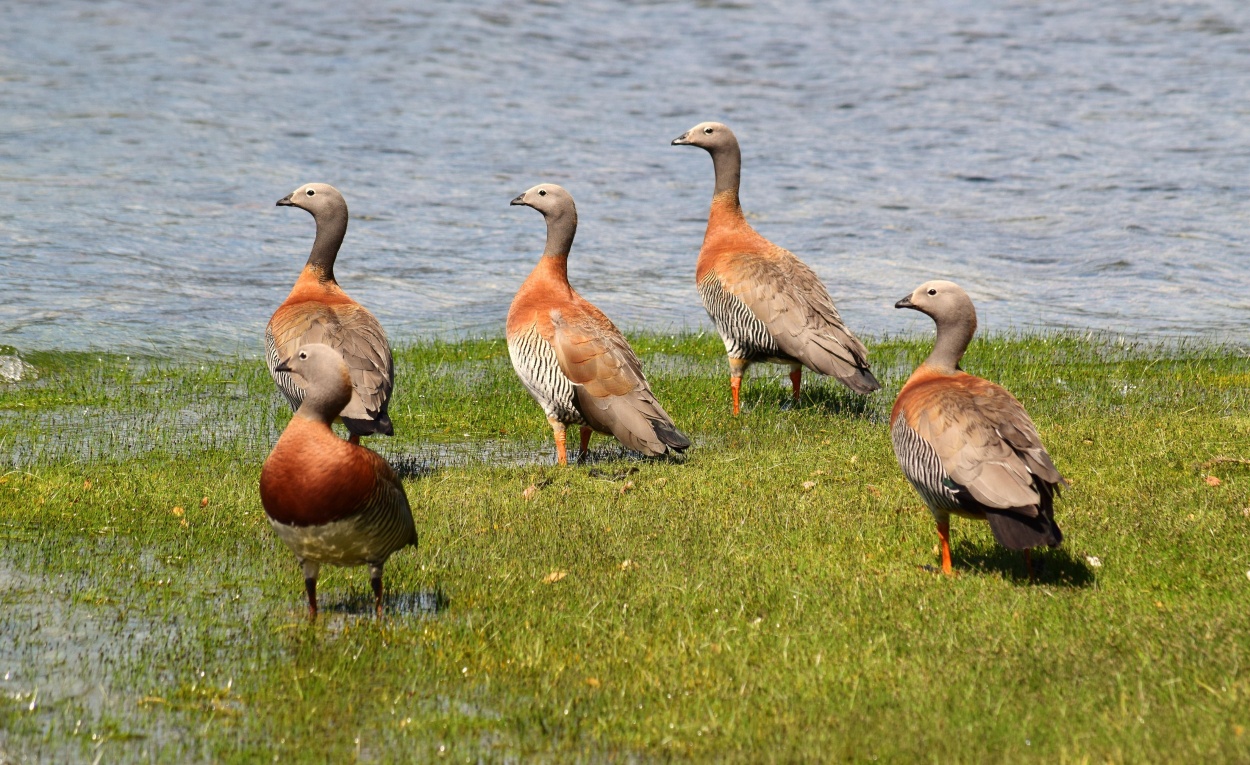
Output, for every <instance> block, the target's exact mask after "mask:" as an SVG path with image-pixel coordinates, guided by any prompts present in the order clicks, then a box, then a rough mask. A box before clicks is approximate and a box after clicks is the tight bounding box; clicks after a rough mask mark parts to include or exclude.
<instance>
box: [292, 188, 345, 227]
mask: <svg viewBox="0 0 1250 765" xmlns="http://www.w3.org/2000/svg"><path fill="white" fill-rule="evenodd" d="M278 207H299V208H301V209H304V210H307V211H308V212H310V213H312V216H313V217H314V218H317V219H318V220H320V219H321V218H322V216H329V217H334V216H335V215H344V216H346V215H347V201H346V200H344V199H343V195H342V194H340V193H339V190H338V189H336V188H334V187H333V186H331V185H330V184H328V183H306V184H304V185H303V186H300V187H299V188H298V189H296V190H295V191H292V192H291V193H290V194H287V195H286V196H284V197H282V198H281V199H279V200H278Z"/></svg>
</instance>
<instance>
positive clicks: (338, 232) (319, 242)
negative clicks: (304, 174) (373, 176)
mask: <svg viewBox="0 0 1250 765" xmlns="http://www.w3.org/2000/svg"><path fill="white" fill-rule="evenodd" d="M278 206H279V207H300V208H303V209H305V210H307V211H308V212H310V213H312V216H313V220H315V221H316V222H317V238H316V239H315V240H314V241H313V246H312V253H311V254H309V256H308V265H310V266H313V267H314V268H316V269H318V270H319V271H320V273H321V275H322V277H323V278H326V279H330V280H333V279H334V259H335V258H337V257H338V254H339V247H340V246H341V245H342V244H343V237H344V236H345V235H346V234H347V202H346V201H345V200H344V199H343V195H342V194H340V193H339V190H338V189H336V188H334V187H333V186H331V185H330V184H328V183H306V184H304V185H303V186H300V187H299V188H298V189H296V190H295V191H292V192H291V193H290V194H287V195H286V196H284V197H282V198H281V199H279V200H278Z"/></svg>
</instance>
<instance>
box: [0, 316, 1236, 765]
mask: <svg viewBox="0 0 1250 765" xmlns="http://www.w3.org/2000/svg"><path fill="white" fill-rule="evenodd" d="M635 346H636V347H637V348H638V349H639V350H640V352H641V353H642V355H643V356H644V362H645V363H646V364H647V369H648V371H649V375H650V378H651V380H652V383H653V386H654V388H655V389H656V391H657V393H658V395H659V396H660V398H661V400H662V401H664V403H665V405H666V406H667V408H668V410H669V411H670V412H671V413H672V414H673V416H674V417H675V419H676V420H677V422H678V424H679V425H680V426H681V427H682V428H683V429H684V430H685V431H686V432H687V433H689V434H691V435H692V436H693V437H694V439H695V443H696V446H695V448H694V449H693V450H692V453H691V454H690V456H689V458H688V459H687V460H686V461H685V463H684V464H680V463H676V462H664V461H645V460H637V459H633V458H631V457H630V456H629V455H626V454H624V453H622V452H621V451H620V450H619V449H618V448H616V447H615V446H614V445H612V444H610V443H608V442H607V441H604V440H599V439H597V440H596V442H595V445H593V446H592V449H593V450H594V455H593V457H594V459H593V460H592V464H590V465H586V466H582V467H574V468H566V469H559V468H556V467H554V466H552V465H551V464H549V463H550V462H551V461H552V456H553V449H552V447H551V444H550V439H549V435H548V430H547V426H546V423H545V421H544V420H543V418H542V416H541V415H540V413H539V411H538V409H537V407H536V406H535V405H534V404H533V403H532V402H531V401H530V400H529V399H528V397H527V396H526V395H525V394H524V392H523V391H522V389H521V387H520V385H519V383H517V381H516V380H515V378H514V376H513V374H512V371H511V367H510V366H509V363H508V360H507V352H506V349H505V347H504V345H503V343H502V342H500V341H493V340H492V341H468V342H463V343H442V344H429V345H422V346H419V347H415V348H408V349H405V350H403V351H402V352H401V353H400V354H399V359H398V361H399V381H400V383H399V388H398V392H397V396H396V399H395V403H394V406H393V408H392V417H393V419H394V421H395V424H396V430H397V432H398V433H399V434H400V436H398V437H396V438H394V439H389V440H381V439H377V440H374V441H373V442H372V443H371V445H372V446H374V447H375V448H378V449H379V450H380V451H382V452H383V453H385V454H387V455H388V456H389V457H390V458H391V459H392V461H394V462H395V463H397V464H398V465H400V466H401V467H402V468H403V469H404V472H405V474H406V475H408V476H410V477H409V478H408V479H407V489H408V493H409V497H410V499H411V500H412V504H413V508H414V514H415V515H416V518H417V523H418V529H419V531H420V533H421V547H420V549H419V550H418V551H415V552H414V551H412V550H407V551H405V552H403V553H402V554H400V555H397V556H396V557H395V558H393V559H392V561H391V564H390V565H389V566H388V569H387V585H388V588H389V591H390V593H391V594H390V599H389V601H388V606H389V610H390V614H389V616H388V618H387V619H386V620H385V621H383V622H382V623H377V622H375V621H374V620H373V619H372V618H371V616H370V613H369V605H368V598H367V590H368V583H367V581H366V578H365V573H364V572H363V571H362V570H341V569H329V570H328V571H327V573H326V576H325V577H324V578H323V580H322V585H321V593H322V601H323V605H324V607H325V611H324V612H323V616H322V619H321V621H320V623H318V624H317V625H315V626H312V625H309V624H307V623H306V621H305V619H304V613H303V602H302V597H303V595H302V583H301V582H300V577H299V573H298V571H297V569H296V566H295V564H294V560H293V558H292V557H291V556H290V554H289V552H287V551H286V549H285V548H283V547H281V545H280V543H278V541H277V540H276V538H275V537H274V535H273V534H272V533H271V532H270V530H269V528H268V526H267V524H266V523H265V520H264V516H263V512H262V510H261V507H260V502H259V499H258V497H257V493H256V482H257V478H258V475H259V471H260V464H261V461H262V460H263V458H264V455H265V453H266V452H267V450H268V448H269V446H270V444H271V443H272V442H273V440H274V439H275V438H276V436H277V434H278V433H279V431H280V429H281V427H282V425H283V424H284V423H285V420H286V418H287V417H288V416H289V412H287V411H286V410H285V407H284V405H283V404H282V403H281V401H280V400H279V398H278V396H277V394H276V392H275V390H274V389H273V387H272V383H271V382H270V380H269V379H268V376H267V374H266V373H265V371H264V369H263V366H262V365H261V364H260V362H259V361H253V360H240V361H205V362H203V364H201V363H198V362H197V363H196V364H194V365H179V364H175V363H172V362H168V361H162V360H154V359H126V358H124V357H115V356H106V355H98V354H90V355H48V354H45V355H42V356H40V355H35V356H31V357H29V358H28V360H29V361H31V362H32V363H34V364H35V365H36V366H37V367H39V368H40V370H41V377H40V378H39V379H38V380H36V381H34V382H27V383H20V384H16V385H8V386H0V455H3V457H4V458H5V459H6V460H7V461H8V462H7V465H6V466H5V467H4V468H3V471H2V472H3V476H2V477H0V635H2V636H3V639H0V761H7V760H14V761H18V762H21V761H26V760H31V761H74V760H81V761H94V760H96V758H97V757H98V756H100V755H103V760H101V761H106V762H113V761H154V762H173V761H192V760H209V761H224V762H229V761H236V762H254V761H259V760H261V759H264V760H266V761H271V760H277V761H286V762H291V761H294V762H350V761H354V760H360V761H376V762H392V761H409V760H432V759H439V758H441V757H446V758H448V759H449V760H457V761H476V760H478V759H485V760H490V761H494V760H508V759H512V760H517V759H530V758H533V757H536V756H537V757H541V758H543V759H555V760H595V761H598V760H605V759H620V760H652V759H684V758H691V759H715V760H742V761H752V762H755V761H770V760H771V761H794V760H807V761H813V760H816V761H829V760H848V761H861V760H867V761H872V760H879V761H896V762H898V761H902V762H915V761H935V762H949V761H961V762H1003V761H1015V762H1018V761H1038V762H1095V761H1096V762H1102V761H1112V762H1150V761H1172V762H1180V761H1186V762H1188V761H1194V760H1197V759H1200V758H1201V759H1203V760H1205V761H1226V762H1244V761H1247V760H1248V759H1250V733H1247V731H1246V728H1247V727H1250V607H1248V604H1250V578H1248V575H1247V572H1248V570H1250V509H1247V508H1248V506H1250V468H1248V467H1247V466H1246V465H1245V464H1244V463H1240V462H1237V461H1235V460H1236V459H1239V458H1245V457H1250V446H1248V445H1250V438H1248V436H1250V432H1248V431H1250V418H1248V417H1247V415H1246V413H1247V412H1250V361H1247V359H1246V358H1245V357H1244V353H1242V352H1241V351H1240V350H1239V349H1232V348H1213V347H1206V346H1200V345H1195V346H1186V345H1174V346H1170V347H1167V348H1160V347H1155V346H1149V345H1142V344H1135V343H1132V342H1122V341H1117V340H1115V339H1114V338H1106V337H1077V336H1062V337H1031V338H1028V337H1026V338H1021V337H1003V338H990V339H988V340H983V341H979V342H977V343H976V344H975V345H974V347H973V349H972V350H971V352H970V354H969V356H968V358H967V359H966V363H965V366H966V367H967V368H968V369H969V370H971V371H973V372H976V373H980V374H983V375H985V376H987V377H991V378H993V379H996V380H998V381H1000V382H1002V383H1003V384H1005V385H1007V386H1008V387H1009V388H1010V389H1012V390H1013V391H1014V392H1015V393H1016V394H1017V396H1018V397H1019V398H1021V400H1022V401H1024V403H1025V405H1026V406H1027V407H1028V408H1029V410H1030V412H1031V413H1032V415H1033V417H1034V419H1035V421H1036V422H1037V423H1038V426H1039V428H1040V430H1041V432H1042V435H1043V438H1044V439H1045V441H1046V443H1047V444H1048V446H1049V448H1050V450H1051V453H1052V455H1053V456H1054V458H1055V461H1056V463H1057V464H1058V465H1059V467H1060V469H1061V470H1062V471H1063V472H1064V473H1065V474H1066V475H1067V476H1068V477H1069V478H1070V479H1071V480H1072V486H1071V488H1070V489H1069V490H1068V491H1066V492H1065V494H1064V496H1063V498H1062V500H1061V501H1060V503H1059V505H1058V511H1057V516H1058V518H1059V521H1060V523H1061V525H1062V526H1063V528H1064V531H1065V533H1066V535H1067V541H1066V542H1065V546H1064V547H1063V548H1062V549H1061V550H1059V551H1054V552H1048V553H1044V554H1042V555H1041V556H1039V557H1041V559H1042V560H1043V561H1044V564H1043V565H1044V568H1043V571H1042V574H1041V577H1040V581H1039V582H1038V583H1036V584H1031V583H1030V582H1029V581H1028V579H1027V577H1026V576H1025V572H1024V568H1023V565H1022V563H1021V561H1020V559H1019V558H1018V556H1015V555H1012V554H1008V553H1006V552H1005V551H1002V550H1000V549H999V548H997V547H996V546H995V545H994V543H993V539H992V537H991V536H990V534H989V532H988V529H986V528H985V527H984V526H983V525H982V524H975V523H972V522H960V521H958V520H957V521H956V522H955V524H954V529H953V531H954V537H955V543H954V554H955V564H956V566H957V568H958V570H959V574H958V575H957V576H955V577H952V578H945V577H942V576H938V575H935V574H933V573H931V572H930V571H928V570H926V569H925V568H924V567H925V566H926V565H929V564H932V563H934V562H935V560H936V556H935V551H934V545H935V541H936V535H935V534H934V531H933V524H932V520H931V519H930V517H929V516H928V513H927V511H925V510H924V509H923V507H922V505H921V504H920V502H919V500H918V499H917V497H916V496H915V495H914V493H913V492H912V491H911V489H910V487H909V486H908V485H907V484H906V482H905V480H904V479H903V477H902V475H901V473H900V472H899V470H898V467H897V465H896V464H895V462H894V457H893V454H892V452H891V450H890V444H889V438H888V434H887V431H886V421H887V419H888V414H889V409H890V405H891V403H892V397H893V395H894V393H895V392H896V391H897V390H898V387H899V386H900V385H901V383H902V381H903V379H904V378H905V377H906V374H907V373H908V372H909V371H910V369H911V367H912V365H914V364H915V363H916V362H917V361H918V360H919V359H920V358H922V357H923V355H924V353H925V352H926V350H927V341H923V340H919V341H917V340H897V339H887V340H883V341H879V342H876V343H873V344H872V353H873V358H874V360H875V365H876V368H877V369H878V370H879V372H880V376H881V377H882V380H883V382H884V384H885V388H886V389H885V391H883V392H882V393H879V394H877V395H875V396H872V397H870V398H867V399H862V398H859V397H856V396H853V395H851V394H849V393H845V392H843V391H842V390H841V389H840V388H838V387H835V386H834V385H832V384H829V383H828V382H825V381H809V385H811V387H810V388H809V389H808V390H809V394H808V396H807V399H806V402H805V403H804V405H803V406H801V407H799V408H797V409H792V408H787V407H783V404H784V403H785V401H786V398H787V395H786V390H785V388H784V387H783V383H784V382H786V381H785V378H784V377H783V376H782V374H783V370H782V369H781V368H779V367H772V368H769V367H760V368H756V369H754V370H752V374H751V376H750V377H749V379H748V381H747V384H746V385H745V386H744V393H745V399H744V403H745V411H744V413H743V416H741V417H739V418H738V419H736V420H735V419H733V418H731V417H728V416H727V409H728V390H727V388H728V385H727V381H726V375H725V369H724V360H723V355H722V354H723V350H722V348H721V346H720V343H719V340H717V339H715V338H712V337H708V336H698V335H696V336H681V337H675V338H672V337H654V336H653V337H643V338H637V339H636V340H635ZM1221 458H1223V459H1221ZM531 487H532V488H531ZM1095 559H1096V562H1094V561H1095ZM6 758H7V759H6Z"/></svg>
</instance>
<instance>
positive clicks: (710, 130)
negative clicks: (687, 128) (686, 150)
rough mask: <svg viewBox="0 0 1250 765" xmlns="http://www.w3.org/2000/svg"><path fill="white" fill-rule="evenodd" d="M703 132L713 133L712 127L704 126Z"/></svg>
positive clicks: (705, 133) (706, 133)
mask: <svg viewBox="0 0 1250 765" xmlns="http://www.w3.org/2000/svg"><path fill="white" fill-rule="evenodd" d="M703 134H704V135H711V134H712V129H711V128H703Z"/></svg>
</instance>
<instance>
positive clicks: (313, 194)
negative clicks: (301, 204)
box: [308, 189, 317, 197]
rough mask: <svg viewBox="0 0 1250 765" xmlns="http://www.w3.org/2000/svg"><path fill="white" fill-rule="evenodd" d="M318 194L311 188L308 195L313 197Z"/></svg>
mask: <svg viewBox="0 0 1250 765" xmlns="http://www.w3.org/2000/svg"><path fill="white" fill-rule="evenodd" d="M316 195H317V192H316V191H313V190H312V189H309V190H308V196H310V197H311V196H316Z"/></svg>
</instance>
